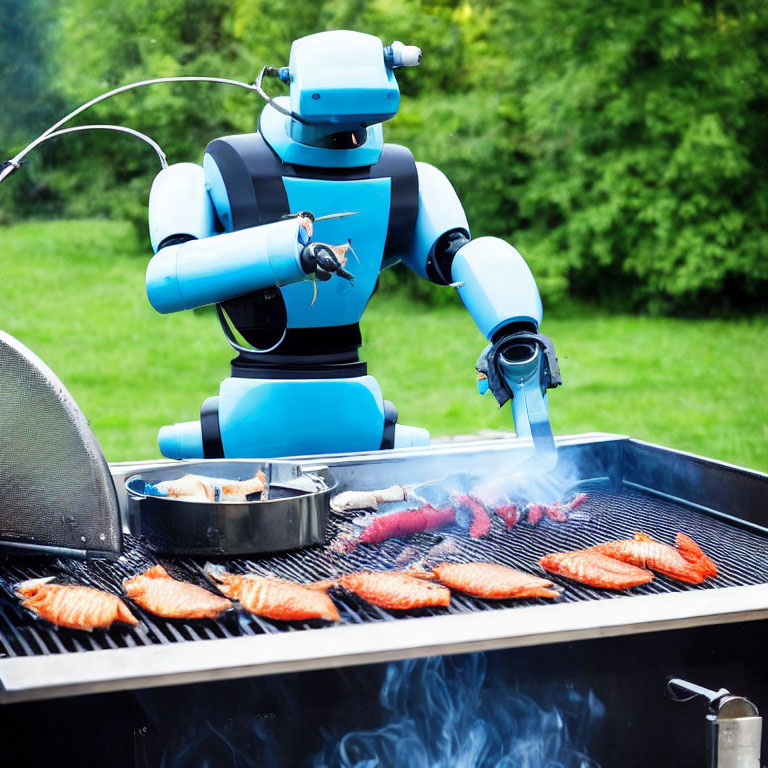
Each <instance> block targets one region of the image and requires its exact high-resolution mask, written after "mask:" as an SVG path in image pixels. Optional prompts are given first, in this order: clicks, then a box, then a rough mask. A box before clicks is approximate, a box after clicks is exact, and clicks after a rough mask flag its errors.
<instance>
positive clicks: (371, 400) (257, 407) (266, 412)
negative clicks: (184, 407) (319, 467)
mask: <svg viewBox="0 0 768 768" xmlns="http://www.w3.org/2000/svg"><path fill="white" fill-rule="evenodd" d="M219 429H220V430H221V441H222V444H223V446H224V453H225V455H226V456H227V457H232V458H244V457H253V456H258V457H263V458H269V457H273V456H288V455H297V454H305V453H307V454H311V453H337V452H342V451H370V450H376V449H378V448H379V447H380V446H381V438H382V435H383V432H384V407H383V401H382V397H381V390H380V389H379V385H378V383H377V382H376V379H374V378H373V376H361V377H359V378H353V379H304V380H302V379H277V380H275V379H269V380H262V379H234V378H230V379H225V380H224V381H223V382H222V384H221V389H220V391H219Z"/></svg>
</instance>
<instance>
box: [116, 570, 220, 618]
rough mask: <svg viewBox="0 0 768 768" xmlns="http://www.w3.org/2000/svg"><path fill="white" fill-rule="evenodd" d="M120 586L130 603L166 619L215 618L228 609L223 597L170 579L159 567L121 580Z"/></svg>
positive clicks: (193, 585)
mask: <svg viewBox="0 0 768 768" xmlns="http://www.w3.org/2000/svg"><path fill="white" fill-rule="evenodd" d="M123 587H124V588H125V594H126V595H128V597H130V598H131V600H133V602H134V603H136V604H137V605H140V606H141V607H142V608H144V609H145V610H147V611H149V612H150V613H154V614H155V615H156V616H164V617H165V618H169V619H215V618H218V617H219V616H220V615H221V614H222V613H224V611H227V610H229V609H230V608H231V607H232V603H231V602H230V601H229V600H227V599H226V598H225V597H219V596H218V595H214V594H212V593H211V592H209V591H208V590H207V589H203V588H202V587H198V586H196V585H195V584H187V583H186V582H183V581H178V580H176V579H173V578H171V576H169V574H168V572H167V571H166V570H165V568H163V566H162V565H156V566H155V567H154V568H150V569H149V570H148V571H145V572H144V573H142V574H139V575H138V576H134V577H133V578H131V579H125V581H123Z"/></svg>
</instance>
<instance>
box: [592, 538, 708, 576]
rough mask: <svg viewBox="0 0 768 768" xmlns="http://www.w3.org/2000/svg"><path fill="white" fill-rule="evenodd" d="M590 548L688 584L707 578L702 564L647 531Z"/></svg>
mask: <svg viewBox="0 0 768 768" xmlns="http://www.w3.org/2000/svg"><path fill="white" fill-rule="evenodd" d="M590 550H591V551H593V552H599V553H600V554H602V555H607V556H608V557H612V558H613V559H614V560H621V561H622V562H623V563H629V564H630V565H636V566H638V567H639V568H650V569H651V570H652V571H657V572H658V573H661V574H663V575H664V576H669V577H671V578H673V579H677V580H678V581H684V582H687V583H688V584H701V582H702V581H704V580H705V579H706V578H707V577H706V576H705V575H704V572H703V570H702V569H701V568H700V567H699V565H698V564H695V565H694V564H692V563H689V562H688V561H687V560H686V559H685V558H684V557H683V556H682V555H681V554H680V553H679V552H678V551H677V550H676V549H675V548H674V547H670V546H669V545H668V544H662V543H661V542H660V541H654V540H653V539H652V538H651V537H650V536H648V535H647V534H644V533H641V534H636V535H635V538H633V539H619V540H617V541H607V542H605V543H604V544H598V545H596V546H594V547H590ZM702 554H703V553H702Z"/></svg>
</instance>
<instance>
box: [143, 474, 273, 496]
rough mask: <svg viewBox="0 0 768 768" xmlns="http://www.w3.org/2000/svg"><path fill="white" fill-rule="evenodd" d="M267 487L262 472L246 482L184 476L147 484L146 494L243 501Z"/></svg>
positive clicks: (203, 476)
mask: <svg viewBox="0 0 768 768" xmlns="http://www.w3.org/2000/svg"><path fill="white" fill-rule="evenodd" d="M266 487H267V479H266V476H265V475H264V473H263V472H257V473H256V474H255V475H254V476H253V477H251V478H248V479H247V480H225V479H221V478H217V477H205V475H184V476H183V477H179V478H178V479H176V480H164V481H163V482H161V483H157V484H155V485H152V484H149V483H148V484H147V486H146V492H147V493H149V494H150V495H153V496H168V497H170V498H174V499H184V500H188V501H227V502H230V501H245V500H246V499H247V497H248V496H250V495H252V494H254V493H261V492H262V491H264V490H265V489H266Z"/></svg>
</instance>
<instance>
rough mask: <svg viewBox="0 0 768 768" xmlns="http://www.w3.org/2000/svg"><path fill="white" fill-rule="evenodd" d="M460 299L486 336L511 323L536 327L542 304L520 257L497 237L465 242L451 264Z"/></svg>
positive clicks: (453, 280)
mask: <svg viewBox="0 0 768 768" xmlns="http://www.w3.org/2000/svg"><path fill="white" fill-rule="evenodd" d="M450 272H451V280H452V282H453V283H458V291H459V295H460V296H461V300H462V301H463V302H464V305H465V306H466V308H467V309H468V310H469V313H470V314H471V315H472V318H473V319H474V321H475V323H477V327H478V328H479V329H480V330H481V331H482V333H483V335H484V336H485V337H486V338H487V339H488V340H489V341H491V340H493V337H494V336H495V335H496V334H497V332H498V331H500V330H502V329H504V328H505V327H508V326H511V325H518V324H519V326H520V327H526V326H527V327H528V328H530V329H531V330H534V331H535V330H537V329H538V327H539V323H541V317H542V308H541V298H540V297H539V290H538V288H537V287H536V281H535V280H534V279H533V274H531V270H530V269H529V267H528V265H527V264H526V263H525V260H524V259H523V257H522V256H521V255H520V254H519V253H518V252H517V251H516V250H515V249H514V248H513V247H512V246H511V245H510V244H509V243H507V242H505V241H504V240H501V239H499V238H498V237H479V238H478V239H477V240H469V241H467V242H465V243H464V244H463V245H461V247H460V248H459V249H458V251H457V252H456V254H455V256H454V257H453V261H452V263H451V265H450Z"/></svg>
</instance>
